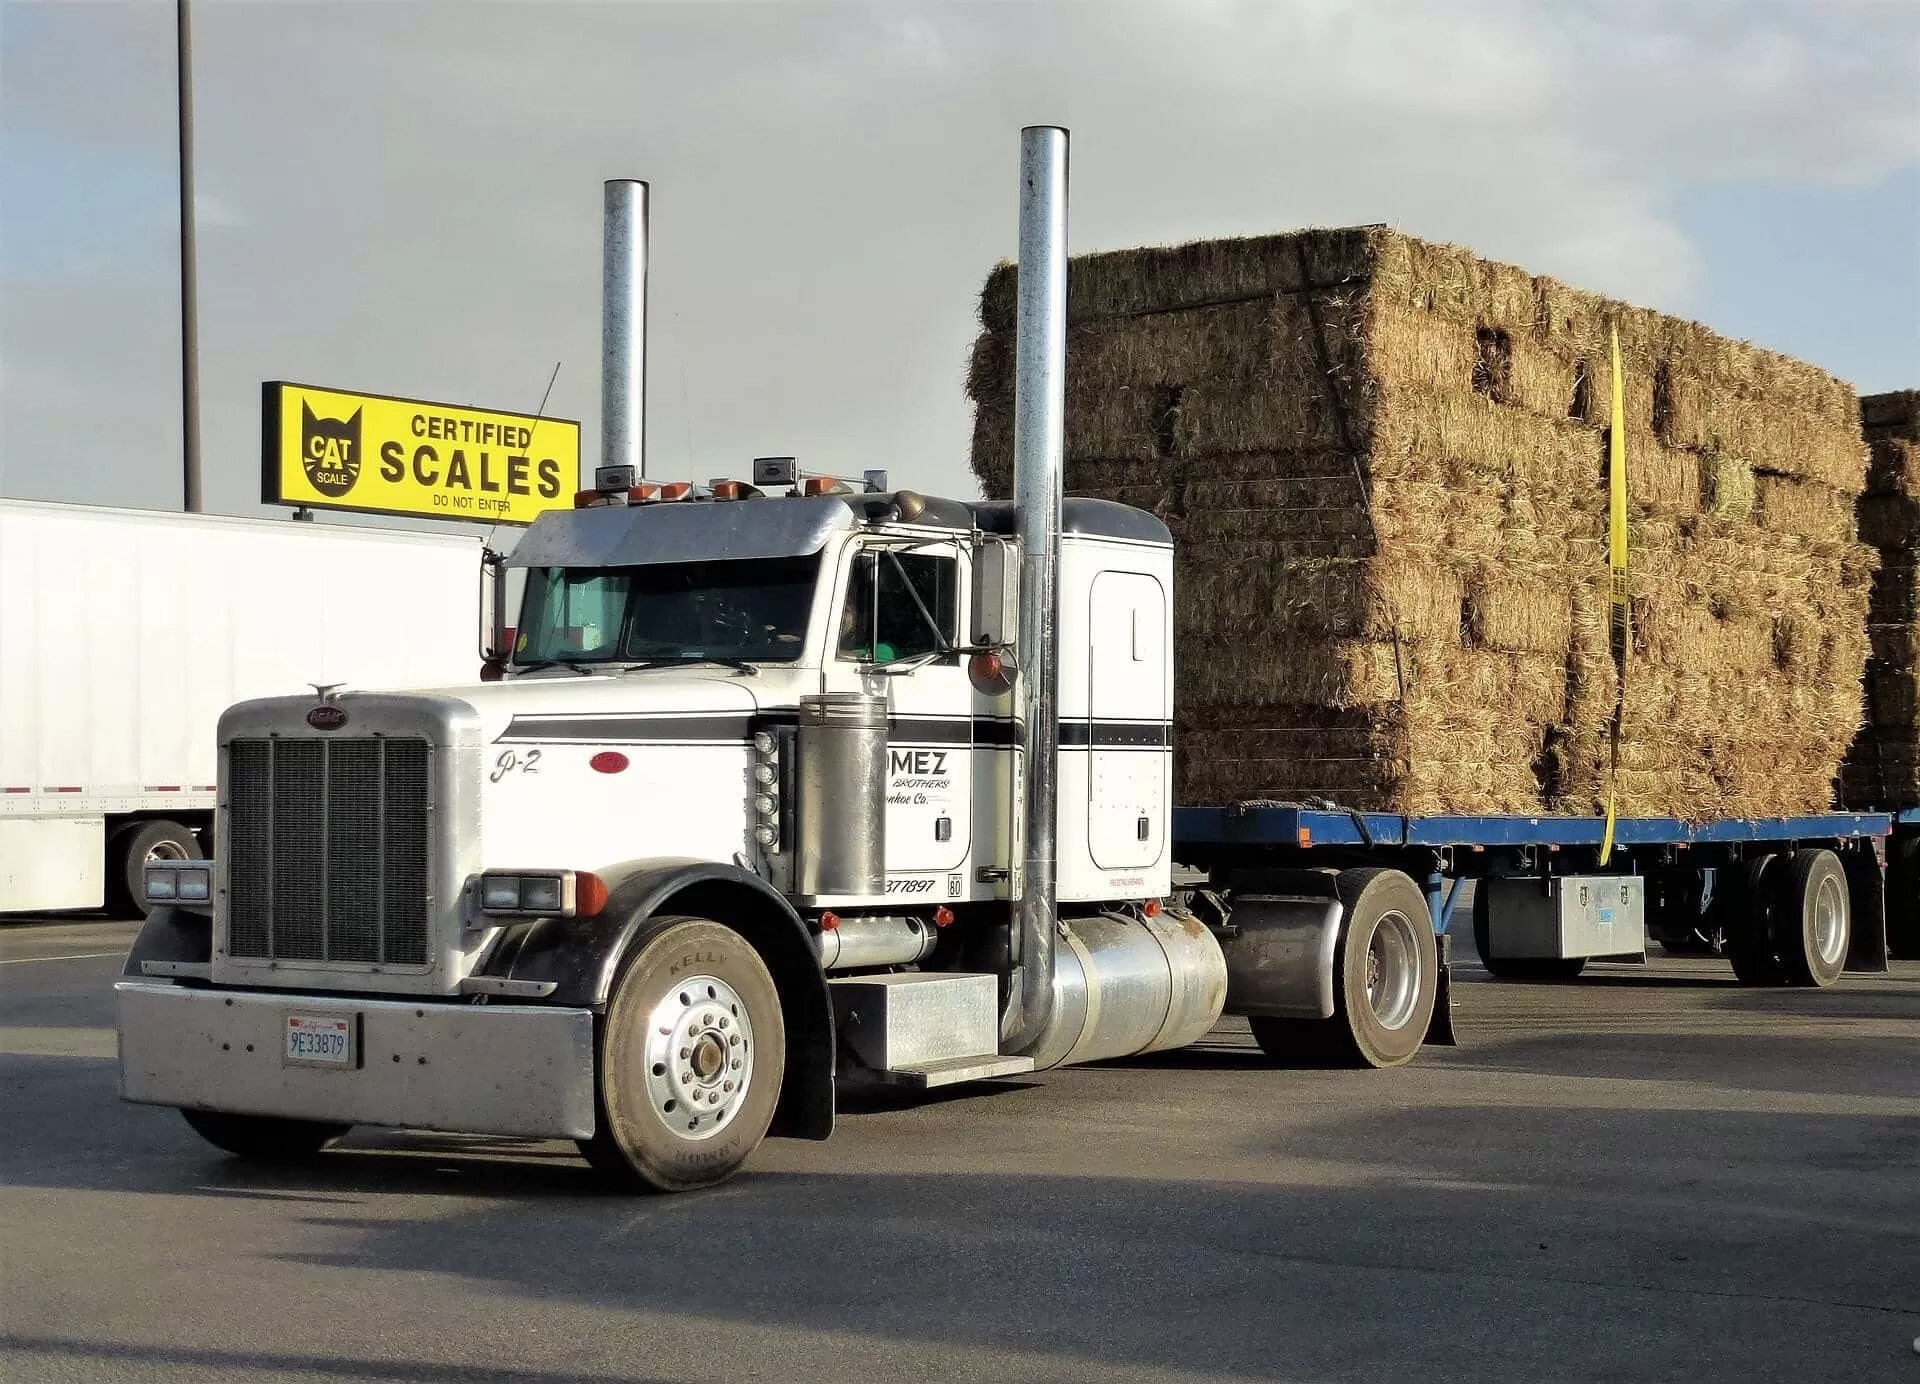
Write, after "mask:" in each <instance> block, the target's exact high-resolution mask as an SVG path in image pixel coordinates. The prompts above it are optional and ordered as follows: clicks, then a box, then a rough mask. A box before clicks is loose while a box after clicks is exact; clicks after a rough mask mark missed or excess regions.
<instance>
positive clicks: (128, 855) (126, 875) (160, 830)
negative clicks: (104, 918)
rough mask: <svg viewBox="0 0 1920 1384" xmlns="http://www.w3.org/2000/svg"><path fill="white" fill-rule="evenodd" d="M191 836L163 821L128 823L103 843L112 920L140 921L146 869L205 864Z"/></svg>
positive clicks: (145, 909) (143, 914)
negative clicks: (191, 862) (178, 863)
mask: <svg viewBox="0 0 1920 1384" xmlns="http://www.w3.org/2000/svg"><path fill="white" fill-rule="evenodd" d="M206 858H207V857H206V852H205V851H203V850H201V849H200V843H199V842H198V841H196V840H195V839H194V835H193V832H192V831H191V830H189V829H188V828H186V827H184V826H182V825H181V824H180V823H178V822H175V821H170V820H168V819H167V818H164V817H156V818H154V819H153V820H151V821H145V822H129V823H127V824H126V825H125V826H123V827H121V828H120V830H118V831H116V832H115V833H114V834H113V836H112V838H111V839H109V840H108V842H107V907H108V908H109V909H110V910H112V912H113V913H114V915H115V916H116V917H132V918H144V917H146V916H147V914H148V913H149V912H150V911H151V910H150V909H148V907H147V906H146V904H145V903H143V902H142V901H141V895H142V893H143V892H144V891H145V886H146V873H147V866H148V865H149V864H152V863H157V862H160V861H167V860H205V859H206Z"/></svg>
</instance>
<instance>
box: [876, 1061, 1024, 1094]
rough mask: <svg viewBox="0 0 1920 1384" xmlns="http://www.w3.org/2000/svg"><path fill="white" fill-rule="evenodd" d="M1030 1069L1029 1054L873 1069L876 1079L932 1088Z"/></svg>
mask: <svg viewBox="0 0 1920 1384" xmlns="http://www.w3.org/2000/svg"><path fill="white" fill-rule="evenodd" d="M1032 1070H1033V1059H1032V1058H1031V1057H955V1058H951V1059H949V1060H948V1061H945V1062H929V1063H928V1064H927V1065H926V1066H924V1067H899V1068H895V1069H894V1070H893V1071H890V1072H876V1073H874V1076H875V1078H876V1079H877V1080H879V1081H881V1082H884V1083H885V1084H886V1085H889V1086H906V1087H910V1088H912V1089H913V1090H916V1091H931V1090H933V1089H934V1088H935V1087H936V1086H957V1085H959V1084H960V1083H961V1082H963V1081H988V1080H991V1079H992V1078H994V1077H997V1076H1018V1075H1019V1074H1020V1073H1021V1072H1030V1071H1032Z"/></svg>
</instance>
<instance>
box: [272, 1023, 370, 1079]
mask: <svg viewBox="0 0 1920 1384" xmlns="http://www.w3.org/2000/svg"><path fill="white" fill-rule="evenodd" d="M353 1018H354V1016H351V1015H349V1016H347V1017H346V1018H339V1017H336V1016H332V1015H322V1014H289V1015H287V1028H286V1040H285V1046H284V1047H283V1048H282V1049H281V1060H282V1061H284V1062H285V1063H286V1064H287V1065H288V1066H289V1067H353V1066H356V1065H358V1061H357V1059H358V1058H359V1054H358V1053H357V1052H355V1051H354V1048H355V1044H354V1041H353V1037H354V1021H353Z"/></svg>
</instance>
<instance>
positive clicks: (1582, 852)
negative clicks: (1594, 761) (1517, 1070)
mask: <svg viewBox="0 0 1920 1384" xmlns="http://www.w3.org/2000/svg"><path fill="white" fill-rule="evenodd" d="M1916 823H1920V808H1908V809H1904V810H1900V811H1893V812H1823V813H1813V814H1809V815H1807V816H1801V817H1757V818H1745V817H1727V818H1718V819H1714V820H1710V821H1705V822H1687V821H1683V820H1681V819H1679V818H1674V817H1622V818H1619V819H1618V820H1616V821H1615V823H1614V833H1613V850H1612V853H1611V855H1610V856H1609V858H1608V859H1607V860H1606V861H1605V863H1602V861H1601V858H1600V854H1601V846H1602V843H1603V841H1604V838H1605V834H1606V822H1605V820H1604V819H1603V818H1599V817H1559V816H1537V817H1535V816H1478V815H1434V816H1426V817H1422V816H1403V815H1399V814H1396V813H1387V812H1357V811H1348V810H1344V809H1341V808H1338V807H1334V806H1331V805H1326V804H1321V805H1305V804H1298V803H1257V802H1252V803H1234V804H1227V805H1220V806H1192V807H1178V808H1175V809H1174V814H1173V845H1174V858H1175V859H1176V860H1179V861H1180V862H1181V863H1183V864H1185V865H1189V866H1196V867H1201V868H1204V869H1206V870H1208V871H1209V873H1210V874H1211V875H1212V876H1213V878H1214V879H1215V880H1217V881H1229V880H1231V879H1232V878H1233V877H1234V876H1235V875H1236V873H1244V872H1246V871H1254V872H1269V873H1270V872H1271V871H1274V870H1279V871H1282V872H1292V873H1293V875H1295V876H1297V875H1298V874H1299V872H1300V871H1301V870H1303V869H1304V870H1326V869H1334V870H1344V869H1349V868H1353V867H1361V866H1386V867H1390V868H1393V869H1397V870H1400V871H1402V872H1403V873H1405V874H1406V875H1408V876H1409V877H1411V878H1412V879H1413V880H1414V882H1415V883H1416V884H1417V885H1419V886H1420V888H1421V890H1422V891H1423V892H1424V893H1425V894H1426V897H1427V906H1428V910H1429V912H1430V915H1431V921H1432V924H1433V927H1434V930H1435V931H1436V932H1437V933H1439V934H1441V936H1442V937H1443V938H1444V937H1445V935H1446V933H1447V932H1448V930H1449V928H1450V926H1451V924H1452V922H1453V919H1454V913H1455V906H1456V904H1457V903H1458V902H1459V901H1460V899H1461V897H1462V893H1463V885H1464V884H1465V882H1466V881H1467V880H1470V879H1481V880H1485V879H1489V878H1526V879H1537V880H1541V881H1543V882H1544V881H1548V880H1550V879H1551V878H1553V877H1554V876H1559V875H1585V876H1591V875H1610V876H1644V877H1645V878H1646V879H1647V881H1648V884H1649V887H1650V888H1651V890H1652V891H1653V892H1652V897H1651V899H1650V901H1649V904H1648V908H1649V913H1650V915H1653V916H1655V917H1657V919H1659V920H1660V921H1661V923H1662V926H1663V927H1664V928H1665V929H1666V930H1665V931H1664V932H1663V933H1662V935H1661V940H1662V941H1663V942H1665V941H1667V940H1668V939H1669V938H1670V937H1672V936H1674V929H1676V928H1677V930H1678V933H1679V935H1680V937H1682V938H1686V937H1698V938H1699V939H1700V940H1702V941H1704V940H1705V934H1704V933H1699V932H1696V930H1695V929H1696V927H1697V926H1698V924H1700V923H1701V922H1704V921H1708V920H1710V919H1712V918H1714V917H1715V916H1716V915H1713V914H1712V913H1711V912H1710V910H1711V909H1712V908H1713V906H1714V900H1715V899H1716V898H1732V897H1737V896H1735V895H1731V894H1729V892H1728V889H1727V888H1726V886H1725V883H1724V881H1726V880H1729V879H1730V880H1733V881H1734V882H1735V885H1736V886H1737V885H1738V882H1739V881H1740V879H1741V877H1742V873H1743V871H1745V870H1747V869H1748V868H1749V863H1750V862H1754V861H1760V863H1761V864H1762V865H1764V864H1765V863H1766V862H1765V861H1764V860H1763V859H1762V858H1763V857H1775V856H1778V857H1783V858H1784V857H1791V856H1792V855H1793V854H1794V853H1795V852H1802V853H1804V852H1808V851H1831V852H1833V853H1834V855H1835V857H1836V859H1837V861H1838V863H1839V865H1840V866H1841V867H1842V868H1843V870H1844V872H1845V875H1846V879H1847V883H1848V885H1849V887H1850V890H1851V896H1852V899H1851V908H1850V912H1851V913H1852V915H1853V916H1852V932H1851V943H1852V945H1851V952H1850V955H1849V957H1848V964H1849V968H1850V969H1866V970H1881V969H1884V968H1885V966H1886V958H1887V934H1888V927H1887V923H1888V914H1889V911H1891V913H1892V915H1893V919H1894V922H1895V931H1896V933H1897V932H1898V931H1899V928H1900V927H1901V926H1902V924H1901V922H1900V920H1901V919H1902V918H1904V917H1905V916H1906V914H1905V913H1903V912H1902V909H1907V910H1909V911H1910V910H1911V901H1907V900H1906V899H1905V896H1906V894H1907V893H1910V892H1911V891H1912V890H1913V884H1912V882H1911V881H1910V880H1908V879H1907V877H1906V875H1905V874H1903V873H1902V872H1901V869H1900V868H1896V870H1895V871H1894V873H1893V874H1892V875H1891V876H1889V874H1888V872H1887V861H1888V858H1889V844H1890V838H1891V841H1892V842H1895V843H1897V842H1899V841H1900V840H1901V839H1902V838H1910V837H1912V836H1913V835H1914V834H1915V833H1914V831H1913V827H1914V825H1915V824H1916ZM1893 854H1894V855H1896V856H1897V855H1898V854H1899V852H1898V851H1894V852H1893ZM1674 919H1678V920H1679V921H1678V922H1677V923H1675V922H1673V920H1674ZM1483 923H1484V920H1483V919H1481V918H1479V917H1478V916H1476V920H1475V928H1476V940H1477V941H1481V942H1483V943H1484V939H1482V938H1480V937H1479V936H1478V933H1479V932H1480V931H1481V930H1482V927H1483ZM1716 925H1717V926H1724V918H1722V922H1721V923H1720V924H1716ZM1735 925H1736V926H1738V925H1739V924H1738V923H1736V924H1735ZM1649 931H1650V935H1651V934H1652V932H1653V929H1651V928H1650V929H1649ZM1481 953H1482V958H1483V959H1487V952H1486V948H1485V946H1484V944H1483V945H1482V947H1481ZM1489 965H1490V969H1495V970H1496V973H1500V972H1499V968H1497V967H1495V966H1493V963H1491V962H1489ZM1575 966H1576V967H1577V963H1575Z"/></svg>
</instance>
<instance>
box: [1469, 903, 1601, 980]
mask: <svg viewBox="0 0 1920 1384" xmlns="http://www.w3.org/2000/svg"><path fill="white" fill-rule="evenodd" d="M1492 935H1493V902H1492V900H1491V899H1490V898H1489V897H1488V893H1487V891H1486V890H1485V889H1481V888H1475V889H1474V891H1473V949H1474V950H1475V951H1477V952H1479V953H1480V964H1481V965H1482V966H1485V967H1486V968H1487V974H1488V975H1490V976H1496V977H1498V978H1499V979H1501V980H1575V979H1578V978H1579V975H1580V972H1582V971H1584V970H1585V969H1586V968H1587V958H1586V957H1584V956H1495V955H1494V954H1493V943H1492Z"/></svg>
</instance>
